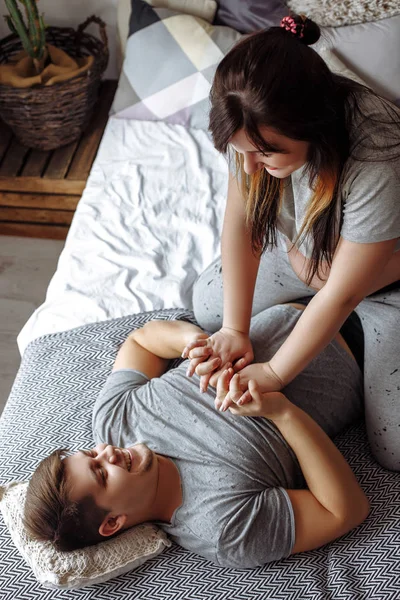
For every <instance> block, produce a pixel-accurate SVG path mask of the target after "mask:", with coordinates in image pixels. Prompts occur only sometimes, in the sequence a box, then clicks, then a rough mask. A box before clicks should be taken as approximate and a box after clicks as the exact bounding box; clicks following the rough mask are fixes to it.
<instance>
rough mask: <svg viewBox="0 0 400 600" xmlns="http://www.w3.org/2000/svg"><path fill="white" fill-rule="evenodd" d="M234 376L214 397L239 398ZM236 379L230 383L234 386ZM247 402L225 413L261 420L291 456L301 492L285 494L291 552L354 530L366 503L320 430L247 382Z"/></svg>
mask: <svg viewBox="0 0 400 600" xmlns="http://www.w3.org/2000/svg"><path fill="white" fill-rule="evenodd" d="M239 377H240V376H239V375H235V376H234V377H233V378H232V379H230V376H229V375H227V374H226V373H225V374H224V375H223V377H221V378H220V381H218V388H217V394H219V395H220V397H222V396H224V395H225V394H226V393H227V391H228V389H229V391H230V394H231V396H232V397H233V399H234V400H235V401H237V400H238V399H239V398H240V397H241V393H242V392H241V389H240V385H239ZM235 380H236V381H235ZM247 395H248V396H249V398H248V399H247V400H248V402H247V403H246V404H244V405H243V406H235V405H233V407H231V408H230V409H229V410H230V411H231V412H232V413H233V414H234V415H238V416H256V417H265V418H267V419H270V420H271V421H273V422H274V423H275V425H276V426H277V427H278V429H279V431H280V432H281V434H282V436H283V437H284V438H285V440H286V441H287V443H288V444H289V445H290V447H291V448H292V450H293V452H294V453H295V454H296V456H297V459H298V461H299V464H300V467H301V470H302V472H303V475H304V478H305V480H306V483H307V486H308V489H307V490H291V489H289V490H287V493H288V495H289V498H290V501H291V504H292V507H293V512H294V518H295V530H296V537H295V543H294V546H293V548H292V553H296V552H304V551H306V550H312V549H313V548H318V547H319V546H322V545H323V544H326V543H328V542H330V541H332V540H334V539H336V538H338V537H340V536H341V535H344V534H345V533H347V532H348V531H350V529H352V528H353V527H356V526H357V525H359V524H360V523H362V521H363V520H364V519H365V518H366V517H367V515H368V512H369V503H368V500H367V498H366V496H365V494H364V492H363V490H362V489H361V487H360V486H359V484H358V482H357V479H356V478H355V476H354V474H353V472H352V470H351V469H350V467H349V465H348V464H347V462H346V460H345V459H344V457H343V456H342V454H341V453H340V452H339V450H338V449H337V448H336V446H335V445H334V444H333V442H332V441H331V440H330V439H329V437H328V436H327V435H326V433H325V432H324V431H323V430H322V429H321V427H320V426H319V425H318V424H317V423H316V422H315V421H314V420H313V419H312V418H311V417H310V416H309V415H307V414H306V413H305V412H304V411H303V410H301V409H300V408H298V407H297V406H295V405H294V404H292V403H291V402H290V401H289V400H288V399H287V398H286V396H284V395H283V394H281V393H279V392H272V393H267V394H260V393H259V391H258V387H257V384H256V383H255V382H254V381H253V380H250V382H249V391H248V392H247Z"/></svg>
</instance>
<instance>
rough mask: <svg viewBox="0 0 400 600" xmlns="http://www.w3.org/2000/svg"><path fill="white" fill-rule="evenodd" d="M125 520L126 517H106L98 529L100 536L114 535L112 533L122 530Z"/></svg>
mask: <svg viewBox="0 0 400 600" xmlns="http://www.w3.org/2000/svg"><path fill="white" fill-rule="evenodd" d="M127 518H128V517H127V515H117V516H115V517H112V516H110V515H107V517H105V519H104V521H103V522H102V524H101V525H100V527H99V533H100V535H103V536H104V537H108V536H110V535H114V533H117V531H119V530H120V529H122V528H123V526H124V525H125V523H126V519H127Z"/></svg>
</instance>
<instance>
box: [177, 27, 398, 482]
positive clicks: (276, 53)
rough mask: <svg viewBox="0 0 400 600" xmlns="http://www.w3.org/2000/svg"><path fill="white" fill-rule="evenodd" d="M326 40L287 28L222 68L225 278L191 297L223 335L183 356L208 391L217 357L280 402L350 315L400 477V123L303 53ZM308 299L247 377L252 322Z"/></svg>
mask: <svg viewBox="0 0 400 600" xmlns="http://www.w3.org/2000/svg"><path fill="white" fill-rule="evenodd" d="M319 36H320V30H319V27H318V26H317V25H316V24H315V23H314V22H313V21H311V20H310V19H307V18H306V17H304V16H298V15H294V16H293V17H285V19H283V20H282V22H281V27H273V28H270V29H268V30H265V31H261V32H259V33H256V34H254V35H251V36H248V37H246V38H245V39H243V40H242V41H241V42H239V43H238V44H237V45H236V46H235V47H234V48H233V49H232V50H231V51H230V52H229V54H228V55H227V56H226V57H225V58H224V59H223V60H222V62H221V63H220V65H219V66H218V69H217V72H216V75H215V79H214V82H213V87H212V91H211V103H212V107H211V113H210V130H211V133H212V135H213V140H214V144H215V146H216V148H217V149H218V150H219V151H220V152H224V153H225V152H227V153H228V154H229V155H230V156H231V155H232V154H233V155H234V157H235V163H236V173H235V174H232V173H231V174H230V178H229V185H228V199H227V205H226V212H225V219H224V227H223V233H222V264H221V261H217V262H216V263H214V264H213V265H211V266H210V267H209V268H208V269H207V271H206V272H205V273H204V274H203V275H202V276H201V277H200V278H199V280H198V281H197V283H196V286H195V290H194V298H193V304H194V310H195V314H196V318H197V319H198V322H199V324H200V325H201V326H202V327H203V328H204V329H207V330H209V331H215V333H214V334H213V335H212V336H211V337H210V338H209V340H207V341H203V342H201V343H199V342H193V343H192V344H189V345H188V346H187V348H186V349H185V351H184V354H183V356H188V357H189V358H190V359H191V362H190V366H189V369H188V373H189V374H193V372H194V371H195V370H196V373H197V374H198V375H200V376H201V380H200V385H201V388H202V389H206V388H207V386H208V383H209V382H211V384H213V385H214V384H215V383H216V381H217V379H218V376H219V374H220V372H221V370H220V371H217V372H215V373H214V374H213V375H212V364H211V363H210V361H209V359H213V358H214V357H216V356H219V357H220V358H221V364H222V368H224V365H226V363H233V364H234V367H235V370H236V371H239V370H240V373H241V381H242V385H243V390H244V391H245V389H246V386H247V383H248V381H249V380H250V379H254V380H255V381H256V382H257V383H258V385H259V387H260V390H261V391H262V392H269V391H279V390H281V389H282V388H283V387H285V386H286V385H287V384H288V383H289V382H290V381H292V380H293V379H294V378H295V377H296V376H297V375H298V374H299V373H301V372H302V371H303V369H304V368H305V367H306V366H307V365H308V364H309V363H310V362H311V361H312V360H313V359H314V358H315V357H316V356H317V355H318V354H319V353H320V352H321V351H322V349H323V348H324V347H325V346H326V345H327V344H328V343H329V342H330V341H331V340H332V339H333V337H334V336H335V335H336V334H337V332H338V331H339V329H340V327H341V326H342V324H343V323H344V321H345V320H346V318H347V317H348V316H349V315H350V313H351V312H352V311H353V310H355V311H356V312H357V314H358V315H359V317H360V319H361V322H362V325H363V330H364V336H365V362H364V379H365V387H364V392H365V409H366V423H367V431H368V436H369V439H370V442H371V448H372V451H373V453H374V455H375V457H376V459H377V460H378V461H379V462H380V463H381V464H382V465H383V466H385V467H386V468H389V469H394V470H399V469H400V444H399V443H398V438H399V432H400V429H399V426H400V409H399V402H398V400H397V396H398V393H399V391H400V364H399V363H400V340H399V336H398V329H397V328H398V323H399V319H400V285H398V280H399V279H400V253H399V252H398V250H399V248H400V242H399V238H400V111H399V110H398V109H397V108H396V106H395V105H393V104H391V103H390V102H389V101H387V100H384V99H383V98H380V97H379V96H378V95H377V94H375V93H374V92H373V91H372V90H370V89H369V88H367V87H365V86H362V85H360V84H358V83H355V82H353V81H351V80H349V79H347V78H344V77H341V76H339V75H335V74H333V73H332V72H331V71H330V70H329V69H328V67H327V66H326V64H325V63H324V61H323V60H322V59H321V58H320V57H319V55H318V54H317V53H316V52H315V51H314V50H312V49H311V48H310V47H309V44H312V43H314V42H316V41H317V40H318V38H319ZM256 280H257V282H256ZM222 287H223V295H222ZM310 295H312V300H311V302H310V303H309V304H308V306H307V308H306V310H305V311H304V312H303V314H302V316H301V318H300V319H299V321H298V323H297V325H296V327H295V328H294V330H293V331H292V333H291V335H290V336H289V337H288V339H287V340H286V341H285V342H284V343H283V344H282V346H281V347H280V348H279V349H278V351H277V352H276V353H275V355H274V356H273V357H272V358H271V359H270V360H269V362H267V363H262V364H261V363H258V364H251V365H250V363H251V361H252V360H253V350H252V346H251V343H250V340H249V336H248V331H249V323H250V318H251V315H252V314H253V315H254V314H256V313H258V312H259V311H260V310H263V309H265V308H267V307H268V306H272V305H275V304H278V303H281V302H290V301H293V300H295V299H298V298H300V297H304V296H310ZM222 296H223V297H222ZM210 306H212V307H213V310H211V309H210ZM222 315H223V318H222ZM199 344H200V345H199ZM210 350H211V352H210ZM211 375H212V377H211ZM210 377H211V379H210Z"/></svg>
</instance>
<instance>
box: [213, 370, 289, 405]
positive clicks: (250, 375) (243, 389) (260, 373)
mask: <svg viewBox="0 0 400 600" xmlns="http://www.w3.org/2000/svg"><path fill="white" fill-rule="evenodd" d="M230 371H231V372H232V374H233V370H232V369H230ZM233 379H234V384H235V388H234V389H235V396H233V395H232V394H231V390H229V393H228V394H227V395H226V398H225V400H224V401H223V402H220V400H219V398H218V394H217V398H216V401H215V402H216V404H215V407H216V408H218V409H219V410H221V411H225V410H226V409H227V408H229V407H230V406H232V405H233V404H237V405H239V406H240V405H241V404H242V402H241V401H243V403H246V402H249V401H250V398H249V395H248V389H249V384H250V381H253V383H255V384H256V385H257V389H258V390H259V391H260V393H267V392H278V391H279V390H280V389H281V388H282V385H281V382H280V381H279V380H278V379H277V378H276V376H275V374H274V373H273V371H272V369H271V368H270V367H269V364H268V363H255V364H253V365H249V366H248V367H245V368H244V369H243V370H242V371H240V372H239V373H236V375H235V376H234V377H233ZM218 382H219V380H218ZM217 389H218V387H217ZM239 392H240V395H238V394H239Z"/></svg>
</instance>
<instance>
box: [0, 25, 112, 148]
mask: <svg viewBox="0 0 400 600" xmlns="http://www.w3.org/2000/svg"><path fill="white" fill-rule="evenodd" d="M93 22H95V23H97V24H98V25H99V27H100V36H101V40H99V39H98V38H96V37H94V36H93V35H90V34H88V33H86V32H84V29H85V28H86V27H87V26H88V25H89V24H90V23H93ZM105 27H106V26H105V23H104V22H103V21H102V20H101V19H99V18H97V17H95V16H92V17H89V18H88V19H87V20H86V21H85V22H84V23H82V24H81V25H80V26H79V27H78V29H77V30H76V31H75V30H74V29H72V28H70V27H47V28H46V42H47V43H49V44H53V45H54V46H57V47H58V48H61V49H62V50H64V51H65V52H67V53H68V54H69V55H70V56H72V57H73V58H75V57H79V56H88V55H92V56H93V57H94V61H93V65H92V67H91V68H90V69H89V70H88V71H86V72H85V73H81V74H80V75H76V76H75V77H73V78H72V79H69V80H67V81H62V82H60V83H55V84H54V85H50V86H44V85H37V86H34V87H31V88H14V87H11V86H8V85H0V117H1V118H2V119H3V120H4V121H5V122H6V123H8V125H9V126H10V127H11V129H12V130H13V132H14V134H15V136H16V137H17V138H18V139H19V140H20V141H21V143H22V144H23V145H24V146H27V147H28V148H38V149H40V150H53V149H55V148H58V147H60V146H64V145H65V144H69V143H71V142H73V141H75V140H76V139H77V138H79V136H80V135H81V133H82V131H83V129H84V128H85V126H86V125H87V123H88V121H89V118H90V116H91V113H92V110H93V106H94V104H95V102H96V99H97V95H98V89H99V85H100V81H101V77H102V74H103V72H104V70H105V68H106V66H107V63H108V41H107V35H106V31H105ZM20 50H22V44H21V41H20V39H19V37H18V36H16V35H15V34H12V35H9V36H8V37H6V38H4V39H3V40H1V41H0V63H4V62H8V61H9V60H10V58H11V57H12V56H13V55H14V54H16V53H17V52H19V51H20Z"/></svg>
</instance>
